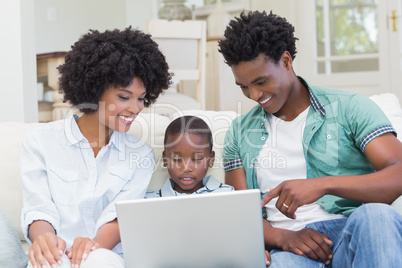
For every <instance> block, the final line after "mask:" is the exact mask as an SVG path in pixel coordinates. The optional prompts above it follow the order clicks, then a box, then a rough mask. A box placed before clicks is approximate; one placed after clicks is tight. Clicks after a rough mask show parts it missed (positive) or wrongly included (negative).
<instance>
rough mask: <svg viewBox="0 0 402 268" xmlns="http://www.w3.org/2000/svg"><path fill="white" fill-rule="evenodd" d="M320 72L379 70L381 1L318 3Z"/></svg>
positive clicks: (340, 0) (317, 42) (317, 50)
mask: <svg viewBox="0 0 402 268" xmlns="http://www.w3.org/2000/svg"><path fill="white" fill-rule="evenodd" d="M315 5H316V33H317V35H316V36H317V40H316V73H317V74H333V73H350V72H362V71H378V70H379V37H378V36H379V34H378V8H377V0H316V1H315Z"/></svg>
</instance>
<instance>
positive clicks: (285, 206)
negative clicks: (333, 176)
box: [261, 178, 326, 219]
mask: <svg viewBox="0 0 402 268" xmlns="http://www.w3.org/2000/svg"><path fill="white" fill-rule="evenodd" d="M325 183H326V179H325V178H313V179H300V180H288V181H284V182H282V183H281V184H279V185H278V186H276V187H275V188H273V189H271V190H270V191H269V192H268V194H267V195H265V196H264V198H263V199H262V200H261V204H262V206H265V205H266V204H267V203H268V202H269V201H271V200H272V199H273V198H275V197H279V198H278V200H277V201H276V208H277V209H278V210H279V211H280V212H282V213H283V214H284V215H285V216H287V217H288V218H291V219H295V218H296V215H295V212H296V210H297V209H298V208H299V207H301V206H303V205H305V204H310V203H313V202H315V201H317V200H318V199H319V198H321V197H322V196H323V195H325V189H326V188H325Z"/></svg>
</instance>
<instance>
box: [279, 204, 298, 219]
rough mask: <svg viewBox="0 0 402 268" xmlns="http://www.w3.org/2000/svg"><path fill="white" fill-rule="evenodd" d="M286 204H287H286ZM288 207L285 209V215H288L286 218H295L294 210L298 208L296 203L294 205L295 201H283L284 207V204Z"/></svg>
mask: <svg viewBox="0 0 402 268" xmlns="http://www.w3.org/2000/svg"><path fill="white" fill-rule="evenodd" d="M286 204H287V205H286ZM285 205H286V206H287V207H288V208H287V210H286V214H285V215H286V216H287V217H288V218H291V219H296V214H295V213H296V210H297V209H298V208H299V206H298V205H296V203H295V202H292V201H285V202H284V203H283V206H284V207H286V206H285Z"/></svg>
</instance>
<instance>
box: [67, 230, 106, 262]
mask: <svg viewBox="0 0 402 268" xmlns="http://www.w3.org/2000/svg"><path fill="white" fill-rule="evenodd" d="M97 248H99V244H98V243H96V242H95V241H93V240H92V239H90V238H88V237H77V238H76V239H74V242H73V246H72V247H71V248H69V249H67V250H66V254H67V257H68V258H70V259H71V267H79V266H80V265H81V261H82V260H85V259H86V258H87V257H88V255H89V253H90V252H91V251H93V250H95V249H97Z"/></svg>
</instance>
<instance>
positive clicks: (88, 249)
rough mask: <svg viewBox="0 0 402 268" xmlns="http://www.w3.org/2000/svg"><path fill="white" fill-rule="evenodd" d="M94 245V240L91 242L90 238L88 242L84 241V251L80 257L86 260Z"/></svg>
mask: <svg viewBox="0 0 402 268" xmlns="http://www.w3.org/2000/svg"><path fill="white" fill-rule="evenodd" d="M94 247H95V242H93V241H92V240H90V242H88V243H86V245H85V248H84V253H83V254H82V259H84V260H86V259H87V257H88V255H89V253H90V252H91V250H92V248H94ZM94 249H95V248H94Z"/></svg>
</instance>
